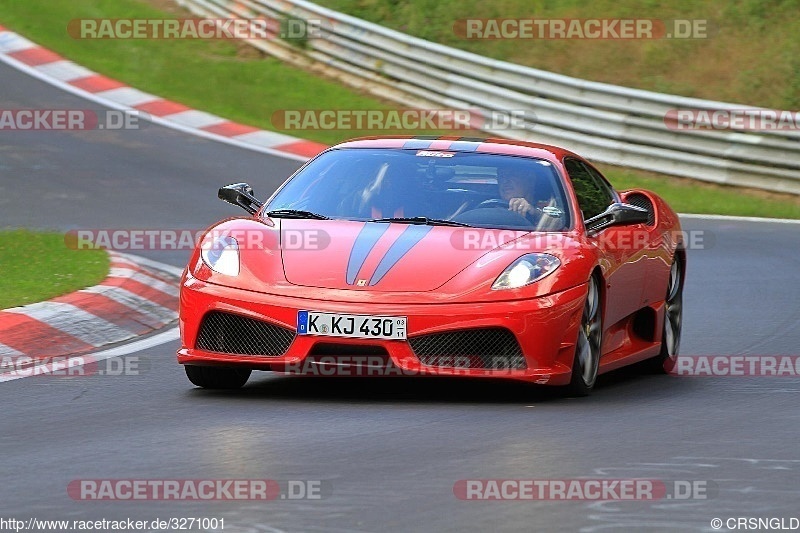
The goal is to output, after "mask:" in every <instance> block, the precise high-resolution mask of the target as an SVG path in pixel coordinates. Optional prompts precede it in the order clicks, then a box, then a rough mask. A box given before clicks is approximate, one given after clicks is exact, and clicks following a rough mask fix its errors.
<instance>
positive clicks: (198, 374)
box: [183, 365, 252, 390]
mask: <svg viewBox="0 0 800 533" xmlns="http://www.w3.org/2000/svg"><path fill="white" fill-rule="evenodd" d="M183 368H184V370H186V377H188V378H189V381H191V382H192V383H193V384H194V385H197V386H198V387H203V388H204V389H228V390H230V389H240V388H242V387H243V386H244V384H245V383H247V380H248V379H249V378H250V372H252V371H251V370H250V369H249V368H225V367H218V366H195V365H183Z"/></svg>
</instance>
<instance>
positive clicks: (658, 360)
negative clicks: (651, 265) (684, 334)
mask: <svg viewBox="0 0 800 533" xmlns="http://www.w3.org/2000/svg"><path fill="white" fill-rule="evenodd" d="M682 322H683V259H681V256H680V255H677V254H676V255H675V259H674V260H673V261H672V266H671V267H670V269H669V283H668V284H667V297H666V299H665V300H664V325H663V329H662V332H661V352H660V353H659V354H658V355H657V356H656V357H654V358H653V359H651V369H652V370H653V371H655V372H659V373H667V374H668V373H669V372H671V371H672V369H673V368H675V364H676V363H677V361H678V350H679V348H680V345H681V326H682Z"/></svg>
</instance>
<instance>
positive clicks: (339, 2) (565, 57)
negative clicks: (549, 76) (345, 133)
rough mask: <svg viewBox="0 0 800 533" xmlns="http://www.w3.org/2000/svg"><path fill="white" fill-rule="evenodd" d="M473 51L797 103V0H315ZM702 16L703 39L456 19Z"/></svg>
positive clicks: (672, 87)
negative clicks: (509, 35)
mask: <svg viewBox="0 0 800 533" xmlns="http://www.w3.org/2000/svg"><path fill="white" fill-rule="evenodd" d="M317 3H319V4H322V5H324V6H326V7H330V8H332V9H335V10H337V11H342V12H345V13H348V14H351V15H354V16H356V17H359V18H363V19H366V20H369V21H372V22H376V23H378V24H381V25H383V26H387V27H390V28H394V29H396V30H400V31H402V32H405V33H408V34H411V35H415V36H417V37H421V38H423V39H428V40H431V41H434V42H439V43H442V44H446V45H448V46H454V47H456V48H461V49H463V50H467V51H470V52H475V53H477V54H480V55H484V56H488V57H493V58H497V59H502V60H505V61H511V62H513V63H518V64H521V65H527V66H531V67H535V68H540V69H543V70H548V71H551V72H559V73H561V74H566V75H569V76H575V77H578V78H582V79H588V80H594V81H601V82H606V83H613V84H615V85H625V86H628V87H637V88H641V89H648V90H653V91H658V92H666V93H673V94H680V95H684V96H693V97H699V98H708V99H712V100H723V101H730V102H739V103H744V104H751V105H761V106H765V107H773V108H779V109H797V108H798V107H800V90H798V89H800V39H798V38H797V32H798V29H800V28H798V22H797V21H798V12H800V2H798V1H797V0H783V1H779V0H737V1H735V2H731V1H730V0H704V1H702V2H686V1H684V2H661V1H658V0H592V1H591V2H587V1H586V0H493V1H491V2H487V1H485V0H388V1H387V0H317ZM481 18H528V19H530V18H536V19H558V18H572V19H610V18H623V19H659V20H663V21H672V20H676V19H682V20H697V19H701V20H707V21H708V26H709V31H708V37H706V38H703V39H650V40H641V39H640V40H619V39H617V40H597V39H594V40H592V39H535V40H534V39H496V40H488V39H481V40H476V39H470V40H467V39H464V38H463V37H462V36H459V35H457V34H456V32H455V31H454V23H455V21H456V20H459V19H481Z"/></svg>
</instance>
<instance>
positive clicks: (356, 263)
mask: <svg viewBox="0 0 800 533" xmlns="http://www.w3.org/2000/svg"><path fill="white" fill-rule="evenodd" d="M387 229H389V224H373V223H370V222H367V223H366V224H364V227H363V228H361V231H360V232H359V233H358V237H356V242H355V243H353V249H352V250H350V259H348V260H347V284H348V285H352V284H354V283H355V282H356V276H357V275H358V271H359V270H361V267H362V266H364V261H366V260H367V256H368V255H369V252H370V251H371V250H372V248H373V247H374V246H375V244H376V243H377V242H378V239H380V238H381V236H382V235H383V234H384V233H386V230H387Z"/></svg>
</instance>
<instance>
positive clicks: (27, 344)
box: [0, 252, 180, 374]
mask: <svg viewBox="0 0 800 533" xmlns="http://www.w3.org/2000/svg"><path fill="white" fill-rule="evenodd" d="M110 256H111V269H110V272H109V274H108V277H106V279H105V280H103V282H101V283H100V284H99V285H95V286H93V287H89V288H87V289H82V290H79V291H76V292H73V293H70V294H67V295H64V296H59V297H57V298H53V299H52V300H48V301H46V302H38V303H34V304H30V305H26V306H23V307H15V308H12V309H5V310H2V311H0V359H3V360H5V361H6V362H7V363H9V364H4V365H0V374H1V373H2V369H3V368H10V369H15V368H16V367H17V366H18V365H16V364H14V363H15V361H16V360H20V361H25V362H26V363H29V364H36V363H37V361H47V360H48V359H52V358H56V357H62V356H64V355H75V354H82V353H88V352H91V351H93V350H96V349H97V348H99V347H101V346H105V345H108V344H113V343H117V342H122V341H127V340H130V339H132V338H134V337H138V336H140V335H144V334H147V333H150V332H152V331H155V330H157V329H161V328H163V327H164V326H166V325H168V324H170V323H172V322H174V321H175V320H176V319H177V318H178V313H177V308H178V284H179V279H180V269H178V268H176V267H170V266H168V265H161V264H160V263H156V262H153V261H149V260H146V259H143V258H137V257H135V256H131V255H127V254H121V253H117V252H111V253H110Z"/></svg>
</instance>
